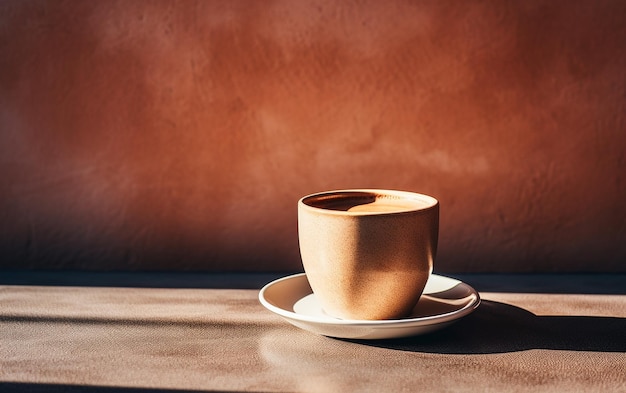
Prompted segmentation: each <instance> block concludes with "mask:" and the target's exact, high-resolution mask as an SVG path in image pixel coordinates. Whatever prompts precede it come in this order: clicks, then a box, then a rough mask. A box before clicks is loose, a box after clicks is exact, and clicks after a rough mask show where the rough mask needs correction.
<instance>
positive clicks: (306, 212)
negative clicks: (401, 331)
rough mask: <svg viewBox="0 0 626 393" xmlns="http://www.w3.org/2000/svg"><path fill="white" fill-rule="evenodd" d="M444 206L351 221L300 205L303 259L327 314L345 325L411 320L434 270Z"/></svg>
mask: <svg viewBox="0 0 626 393" xmlns="http://www.w3.org/2000/svg"><path fill="white" fill-rule="evenodd" d="M438 223H439V204H438V203H437V202H436V201H435V203H434V204H433V205H431V206H428V207H427V208H422V209H417V210H414V211H403V212H396V213H389V214H371V215H368V214H359V215H351V214H347V213H345V212H336V211H329V210H326V209H315V208H310V206H307V205H306V204H304V203H303V202H302V200H301V201H300V202H299V204H298V236H299V242H300V253H301V256H302V262H303V265H304V269H305V271H306V273H307V278H308V280H309V283H310V284H311V288H312V289H313V292H314V293H315V296H316V297H317V298H318V300H319V301H320V303H321V305H322V307H323V308H324V310H325V312H326V313H328V314H329V315H331V316H334V317H338V318H342V319H361V320H377V319H394V318H401V317H404V316H407V315H408V314H410V312H411V310H412V309H413V307H414V306H415V304H416V303H417V301H418V300H419V297H420V296H421V294H422V292H423V290H424V287H425V285H426V281H428V278H429V276H430V273H431V272H432V269H433V261H434V258H435V254H436V250H437V240H438V232H439V225H438Z"/></svg>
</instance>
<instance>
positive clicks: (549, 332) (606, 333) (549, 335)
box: [346, 300, 626, 354]
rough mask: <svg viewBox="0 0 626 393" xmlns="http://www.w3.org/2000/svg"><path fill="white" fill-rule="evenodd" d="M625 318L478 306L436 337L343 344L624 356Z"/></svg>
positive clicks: (488, 303)
mask: <svg viewBox="0 0 626 393" xmlns="http://www.w3.org/2000/svg"><path fill="white" fill-rule="evenodd" d="M624 332H626V318H616V317H591V316H537V315H535V314H533V313H531V312H529V311H527V310H524V309H522V308H519V307H515V306H512V305H509V304H505V303H499V302H494V301H489V300H483V301H482V304H481V305H480V306H479V307H478V309H476V311H474V312H473V313H472V314H471V315H469V316H468V317H466V318H464V319H462V320H461V321H459V322H457V323H455V324H454V325H452V326H450V327H448V328H446V329H443V330H441V331H438V332H435V333H431V334H427V335H423V336H416V337H410V338H404V339H392V340H346V341H350V342H355V343H361V344H364V345H370V346H376V347H382V348H390V349H396V350H403V351H413V352H428V353H444V354H489V353H503V352H514V351H523V350H529V349H555V350H570V351H596V352H626V338H625V337H626V336H625V335H624Z"/></svg>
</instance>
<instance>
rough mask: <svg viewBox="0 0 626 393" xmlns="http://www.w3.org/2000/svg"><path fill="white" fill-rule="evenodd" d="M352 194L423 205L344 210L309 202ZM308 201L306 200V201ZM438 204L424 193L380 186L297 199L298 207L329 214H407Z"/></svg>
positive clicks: (325, 192) (322, 193)
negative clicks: (401, 200)
mask: <svg viewBox="0 0 626 393" xmlns="http://www.w3.org/2000/svg"><path fill="white" fill-rule="evenodd" d="M346 194H348V195H352V197H356V196H358V195H359V194H363V196H369V197H375V198H380V197H393V198H399V199H410V200H414V201H419V202H421V203H422V204H423V205H421V206H416V207H415V208H407V209H399V210H397V211H345V210H333V209H327V208H323V207H318V206H313V205H311V204H310V201H311V200H313V199H317V200H323V199H331V198H334V197H335V198H336V197H341V196H342V195H346ZM307 201H308V202H307ZM438 205H439V201H438V200H437V199H436V198H434V197H432V196H430V195H426V194H421V193H417V192H412V191H402V190H390V189H382V188H350V189H340V190H330V191H322V192H316V193H313V194H309V195H305V196H303V197H302V198H300V200H299V201H298V207H299V208H302V209H306V210H309V211H312V212H317V213H324V214H331V215H341V216H387V215H395V214H407V213H419V212H424V211H427V210H431V209H433V208H436V207H437V206H438Z"/></svg>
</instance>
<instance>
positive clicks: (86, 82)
mask: <svg viewBox="0 0 626 393" xmlns="http://www.w3.org/2000/svg"><path fill="white" fill-rule="evenodd" d="M625 21H626V2H624V1H621V0H615V1H595V0H588V1H554V0H545V1H495V0H494V1H400V0H392V1H356V0H354V1H352V0H349V1H341V2H335V1H290V0H284V1H282V0H281V1H232V0H228V1H197V2H196V1H180V2H175V1H107V0H102V1H22V0H16V1H10V0H5V1H2V2H0V260H1V262H0V267H17V268H81V269H143V270H146V269H198V270H238V269H239V270H274V271H278V270H299V269H300V266H301V265H300V260H299V256H298V244H297V234H296V201H297V199H298V198H299V197H300V196H302V195H305V194H308V193H312V192H316V191H321V190H328V189H336V188H346V187H381V188H395V189H403V190H412V191H418V192H424V193H428V194H431V195H433V196H435V197H437V198H439V200H440V201H441V209H442V210H441V214H442V216H441V238H440V250H439V256H438V260H437V262H436V270H438V271H440V272H452V271H456V272H461V271H557V270H558V271H624V270H626V263H625V262H624V261H626V178H625V173H626V162H625V151H626V134H625V132H626V127H625V124H624V114H625V113H626V110H625V104H626V77H625V75H626V73H625V70H626V23H625Z"/></svg>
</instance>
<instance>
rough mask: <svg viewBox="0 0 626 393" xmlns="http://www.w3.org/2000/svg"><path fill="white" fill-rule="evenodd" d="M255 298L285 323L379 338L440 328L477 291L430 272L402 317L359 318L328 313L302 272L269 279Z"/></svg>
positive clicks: (469, 306) (470, 304) (476, 300)
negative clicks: (414, 303) (422, 289)
mask: <svg viewBox="0 0 626 393" xmlns="http://www.w3.org/2000/svg"><path fill="white" fill-rule="evenodd" d="M259 301H260V302H261V304H262V305H263V306H264V307H265V308H267V309H268V310H270V311H271V312H273V313H275V314H278V315H280V316H281V317H283V318H285V319H286V320H287V321H288V322H289V323H291V324H293V325H295V326H297V327H299V328H302V329H304V330H308V331H311V332H313V333H317V334H321V335H324V336H330V337H339V338H358V339H383V338H397V337H407V336H414V335H418V334H424V333H429V332H432V331H434V330H438V329H441V328H443V327H445V326H448V325H449V324H451V323H453V322H455V321H456V320H457V319H459V318H461V317H464V316H466V315H468V314H469V313H471V312H472V311H474V310H475V309H476V307H478V305H479V304H480V296H479V295H478V292H476V290H475V289H474V288H472V287H471V286H469V285H467V284H465V283H463V282H461V281H459V280H455V279H453V278H449V277H443V276H439V275H436V274H431V276H430V279H429V280H428V283H426V288H425V289H424V293H423V295H422V297H421V298H420V300H419V302H418V303H417V305H416V306H415V308H414V309H413V313H412V314H411V315H410V316H409V317H407V318H403V319H391V320H376V321H361V320H346V319H337V318H333V317H331V316H328V315H327V314H326V313H324V311H323V310H322V308H321V306H320V305H319V303H318V302H317V299H316V298H315V295H314V294H313V291H312V290H311V286H310V285H309V282H308V280H307V278H306V274H305V273H300V274H294V275H292V276H287V277H283V278H280V279H278V280H275V281H272V282H271V283H269V284H267V285H266V286H264V287H263V288H262V289H261V291H260V292H259Z"/></svg>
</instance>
